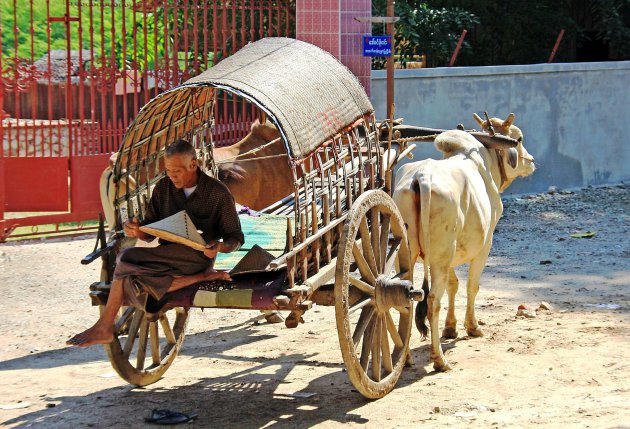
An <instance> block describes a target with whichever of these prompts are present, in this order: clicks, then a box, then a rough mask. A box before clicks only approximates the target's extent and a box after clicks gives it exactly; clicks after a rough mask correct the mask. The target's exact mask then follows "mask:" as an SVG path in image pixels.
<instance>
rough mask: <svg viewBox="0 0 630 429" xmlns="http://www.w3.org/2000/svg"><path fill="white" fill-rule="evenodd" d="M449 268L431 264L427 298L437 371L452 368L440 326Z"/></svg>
mask: <svg viewBox="0 0 630 429" xmlns="http://www.w3.org/2000/svg"><path fill="white" fill-rule="evenodd" d="M448 270H449V268H448V267H436V266H433V265H432V266H431V291H430V292H429V297H428V299H427V306H428V311H427V313H428V314H427V317H428V319H429V327H430V329H431V360H432V361H433V368H434V369H435V370H436V371H448V370H450V369H451V366H450V365H449V364H448V362H447V361H446V357H444V353H443V352H442V345H441V344H440V334H439V326H438V323H439V321H440V301H441V300H442V296H443V295H444V290H445V289H446V285H447V283H448Z"/></svg>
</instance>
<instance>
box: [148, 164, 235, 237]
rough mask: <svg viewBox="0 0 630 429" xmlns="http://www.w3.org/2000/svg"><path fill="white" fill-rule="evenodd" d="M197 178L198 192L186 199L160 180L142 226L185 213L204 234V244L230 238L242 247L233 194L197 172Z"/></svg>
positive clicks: (178, 191) (170, 183) (168, 181)
mask: <svg viewBox="0 0 630 429" xmlns="http://www.w3.org/2000/svg"><path fill="white" fill-rule="evenodd" d="M197 175H198V177H199V180H198V181H197V188H196V189H195V190H194V192H193V193H192V194H190V196H189V197H188V198H186V195H185V194H184V190H183V189H177V188H176V187H175V185H173V182H171V179H169V178H168V177H165V178H163V179H162V180H160V181H159V182H158V183H157V184H156V185H155V188H154V189H153V194H152V195H151V200H150V201H149V204H148V206H147V211H146V216H145V218H144V220H143V222H142V224H143V225H147V224H149V223H152V222H156V221H158V220H162V219H164V218H166V217H169V216H172V215H174V214H175V213H177V212H180V211H181V210H186V213H188V216H190V219H191V220H192V221H193V223H194V224H195V226H196V227H197V228H198V229H199V230H201V231H203V232H202V234H201V235H202V237H203V239H204V240H205V241H206V242H209V241H211V240H218V239H220V238H222V239H223V240H227V239H230V238H232V239H235V240H237V241H238V242H239V243H241V244H243V243H244V242H245V237H244V236H243V231H242V230H241V222H240V221H239V219H238V214H237V213H236V208H235V206H234V198H233V197H232V194H231V193H230V191H229V190H228V188H227V187H226V186H225V185H224V184H223V183H221V182H219V181H218V180H216V179H214V178H212V177H210V176H208V175H207V174H206V173H204V172H203V171H201V169H199V168H197Z"/></svg>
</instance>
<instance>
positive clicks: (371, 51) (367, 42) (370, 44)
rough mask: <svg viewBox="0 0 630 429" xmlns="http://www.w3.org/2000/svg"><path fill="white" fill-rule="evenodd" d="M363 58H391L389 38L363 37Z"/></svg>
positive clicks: (390, 38)
mask: <svg viewBox="0 0 630 429" xmlns="http://www.w3.org/2000/svg"><path fill="white" fill-rule="evenodd" d="M363 56H364V57H391V56H392V37H391V36H363Z"/></svg>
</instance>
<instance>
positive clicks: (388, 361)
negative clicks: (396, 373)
mask: <svg viewBox="0 0 630 429" xmlns="http://www.w3.org/2000/svg"><path fill="white" fill-rule="evenodd" d="M388 314H389V313H388ZM386 324H387V322H385V320H384V318H381V332H380V335H381V353H382V354H383V368H385V374H391V372H392V371H393V370H394V365H393V363H392V355H391V353H390V351H389V336H388V335H387V326H386Z"/></svg>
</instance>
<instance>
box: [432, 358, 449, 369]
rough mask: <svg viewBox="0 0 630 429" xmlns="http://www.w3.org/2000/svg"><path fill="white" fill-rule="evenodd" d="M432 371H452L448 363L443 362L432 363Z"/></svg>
mask: <svg viewBox="0 0 630 429" xmlns="http://www.w3.org/2000/svg"><path fill="white" fill-rule="evenodd" d="M433 369H434V370H436V371H437V372H446V371H450V370H451V369H453V368H452V367H451V365H449V363H448V362H447V361H446V360H444V361H442V362H437V361H436V362H433Z"/></svg>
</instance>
